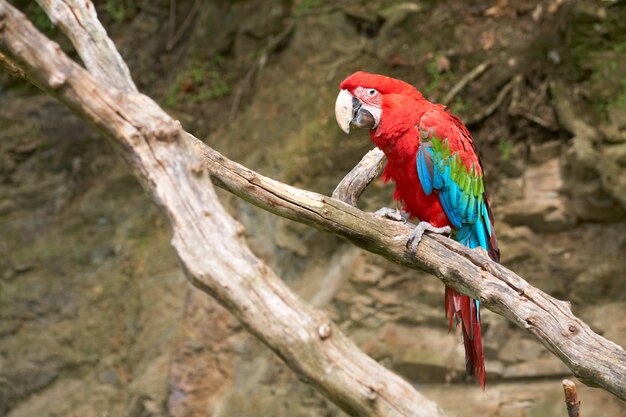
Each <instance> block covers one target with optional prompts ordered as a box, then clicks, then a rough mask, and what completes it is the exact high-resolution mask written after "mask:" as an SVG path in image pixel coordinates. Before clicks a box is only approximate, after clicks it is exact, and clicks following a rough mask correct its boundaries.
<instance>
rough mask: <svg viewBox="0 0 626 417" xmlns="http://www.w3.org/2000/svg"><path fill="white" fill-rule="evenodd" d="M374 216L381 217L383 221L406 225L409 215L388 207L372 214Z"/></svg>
mask: <svg viewBox="0 0 626 417" xmlns="http://www.w3.org/2000/svg"><path fill="white" fill-rule="evenodd" d="M374 214H375V215H376V216H378V217H382V218H383V219H389V220H393V221H396V222H402V223H406V222H408V221H409V215H408V214H407V213H405V212H403V211H400V210H398V209H392V208H389V207H383V208H381V209H378V210H376V211H375V212H374Z"/></svg>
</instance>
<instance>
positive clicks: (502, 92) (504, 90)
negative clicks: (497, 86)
mask: <svg viewBox="0 0 626 417" xmlns="http://www.w3.org/2000/svg"><path fill="white" fill-rule="evenodd" d="M514 83H515V79H513V80H511V81H509V82H508V83H506V85H505V86H504V87H502V89H501V90H500V92H499V93H498V96H497V97H496V99H495V100H494V101H493V102H492V103H491V104H489V105H488V106H487V107H485V108H484V110H483V111H481V112H479V113H478V114H476V115H475V116H474V117H470V118H469V119H468V120H467V121H466V124H467V125H475V124H476V123H479V122H482V121H483V120H484V119H486V118H487V117H489V116H491V115H492V114H493V112H495V111H496V110H497V109H498V107H500V106H501V105H502V102H503V101H504V99H505V98H506V96H507V95H508V94H509V93H510V92H511V89H512V88H513V85H514Z"/></svg>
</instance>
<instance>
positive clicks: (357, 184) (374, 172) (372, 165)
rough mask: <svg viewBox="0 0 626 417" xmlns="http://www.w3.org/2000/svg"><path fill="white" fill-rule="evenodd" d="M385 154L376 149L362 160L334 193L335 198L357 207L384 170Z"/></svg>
mask: <svg viewBox="0 0 626 417" xmlns="http://www.w3.org/2000/svg"><path fill="white" fill-rule="evenodd" d="M384 160H385V154H384V153H383V151H381V150H380V149H378V148H374V149H372V150H371V151H369V152H368V153H366V154H365V156H364V157H363V158H362V159H361V162H359V163H358V164H357V166H355V167H354V168H352V171H350V172H349V173H348V175H346V176H345V177H344V178H343V179H342V180H341V182H340V183H339V184H338V185H337V188H335V191H333V195H332V196H333V198H336V199H337V200H341V201H343V202H344V203H347V204H350V205H351V206H354V207H356V203H357V201H358V200H359V197H360V196H361V194H362V193H363V191H364V190H365V188H366V187H367V186H368V185H369V184H370V183H371V182H372V181H373V180H374V178H376V177H377V176H378V174H379V173H380V171H381V170H382V169H383V161H384Z"/></svg>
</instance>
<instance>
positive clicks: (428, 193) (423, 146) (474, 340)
mask: <svg viewBox="0 0 626 417" xmlns="http://www.w3.org/2000/svg"><path fill="white" fill-rule="evenodd" d="M340 89H341V91H340V92H339V95H338V96H337V101H336V104H335V116H336V118H337V123H338V124H339V126H340V128H341V129H342V130H343V131H344V132H346V133H349V132H350V127H351V126H354V127H359V128H367V129H369V131H370V139H371V140H372V142H374V144H375V145H376V146H377V147H378V148H380V149H381V150H382V151H383V152H384V153H385V155H386V157H387V164H386V166H385V169H384V171H383V174H382V178H383V180H385V181H389V180H393V181H394V182H395V185H396V187H395V192H394V198H395V199H396V200H400V201H401V203H402V207H403V210H404V211H405V212H406V213H407V214H408V215H409V216H410V217H411V218H417V219H419V220H420V223H419V224H418V226H417V227H416V228H415V231H414V232H413V234H412V236H411V239H409V242H407V245H409V246H410V247H412V249H413V250H416V248H417V244H418V243H419V240H420V239H421V236H422V234H423V233H424V231H425V230H430V231H434V232H438V233H444V232H447V233H448V234H450V233H451V236H452V237H453V238H454V239H455V240H456V241H458V242H459V243H461V244H463V245H466V246H468V247H470V248H476V247H482V248H484V249H485V250H486V251H487V253H488V254H489V256H490V257H491V259H493V260H494V261H496V262H498V261H499V259H500V251H499V249H498V244H497V241H496V234H495V230H494V222H493V215H492V212H491V206H490V202H489V196H488V195H487V192H486V190H485V183H484V179H483V169H482V166H481V163H480V158H479V157H478V154H477V151H476V145H475V144H474V140H473V139H472V136H471V135H470V133H469V131H468V130H467V128H466V127H465V125H464V124H463V122H462V121H461V120H460V119H459V118H458V117H457V116H455V115H453V114H452V113H450V111H449V110H448V109H447V108H446V107H445V106H443V105H441V104H433V103H431V102H429V101H428V100H426V99H425V98H424V97H423V96H422V94H421V93H420V92H419V91H418V90H417V89H416V88H415V87H413V86H412V85H410V84H408V83H406V82H404V81H400V80H397V79H394V78H390V77H386V76H383V75H377V74H369V73H366V72H362V71H359V72H356V73H354V74H352V75H350V76H349V77H348V78H346V79H345V80H343V81H342V82H341V84H340ZM445 311H446V316H447V317H448V320H449V327H448V329H449V330H451V329H452V323H453V319H454V320H455V321H456V324H457V327H458V325H459V324H460V326H461V333H462V335H463V343H464V345H465V361H466V370H467V373H468V374H469V375H476V377H477V378H478V381H479V382H480V386H481V387H482V389H483V390H484V389H485V362H484V354H483V347H482V339H481V330H480V302H479V300H473V299H471V298H470V297H468V296H466V295H462V294H460V293H458V292H457V291H455V290H454V289H452V288H449V287H446V290H445Z"/></svg>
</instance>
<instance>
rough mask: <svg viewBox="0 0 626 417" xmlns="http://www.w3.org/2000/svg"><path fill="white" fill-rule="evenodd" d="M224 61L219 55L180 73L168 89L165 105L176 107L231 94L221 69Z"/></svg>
mask: <svg viewBox="0 0 626 417" xmlns="http://www.w3.org/2000/svg"><path fill="white" fill-rule="evenodd" d="M223 62H224V58H223V57H221V56H219V55H218V56H215V57H214V58H213V59H212V60H210V61H208V62H204V63H195V64H193V65H192V66H191V67H190V68H188V69H186V70H184V71H183V72H181V73H180V74H178V75H177V76H176V79H175V80H174V83H173V84H172V85H171V86H170V87H169V88H168V90H167V93H166V98H165V105H166V106H168V107H175V106H178V105H180V104H184V103H197V102H201V101H206V100H212V99H216V98H220V97H225V96H227V95H228V94H230V92H231V87H230V85H229V84H228V82H227V81H226V79H225V77H224V75H223V73H222V72H221V71H220V69H219V67H220V66H221V65H222V64H223Z"/></svg>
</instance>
